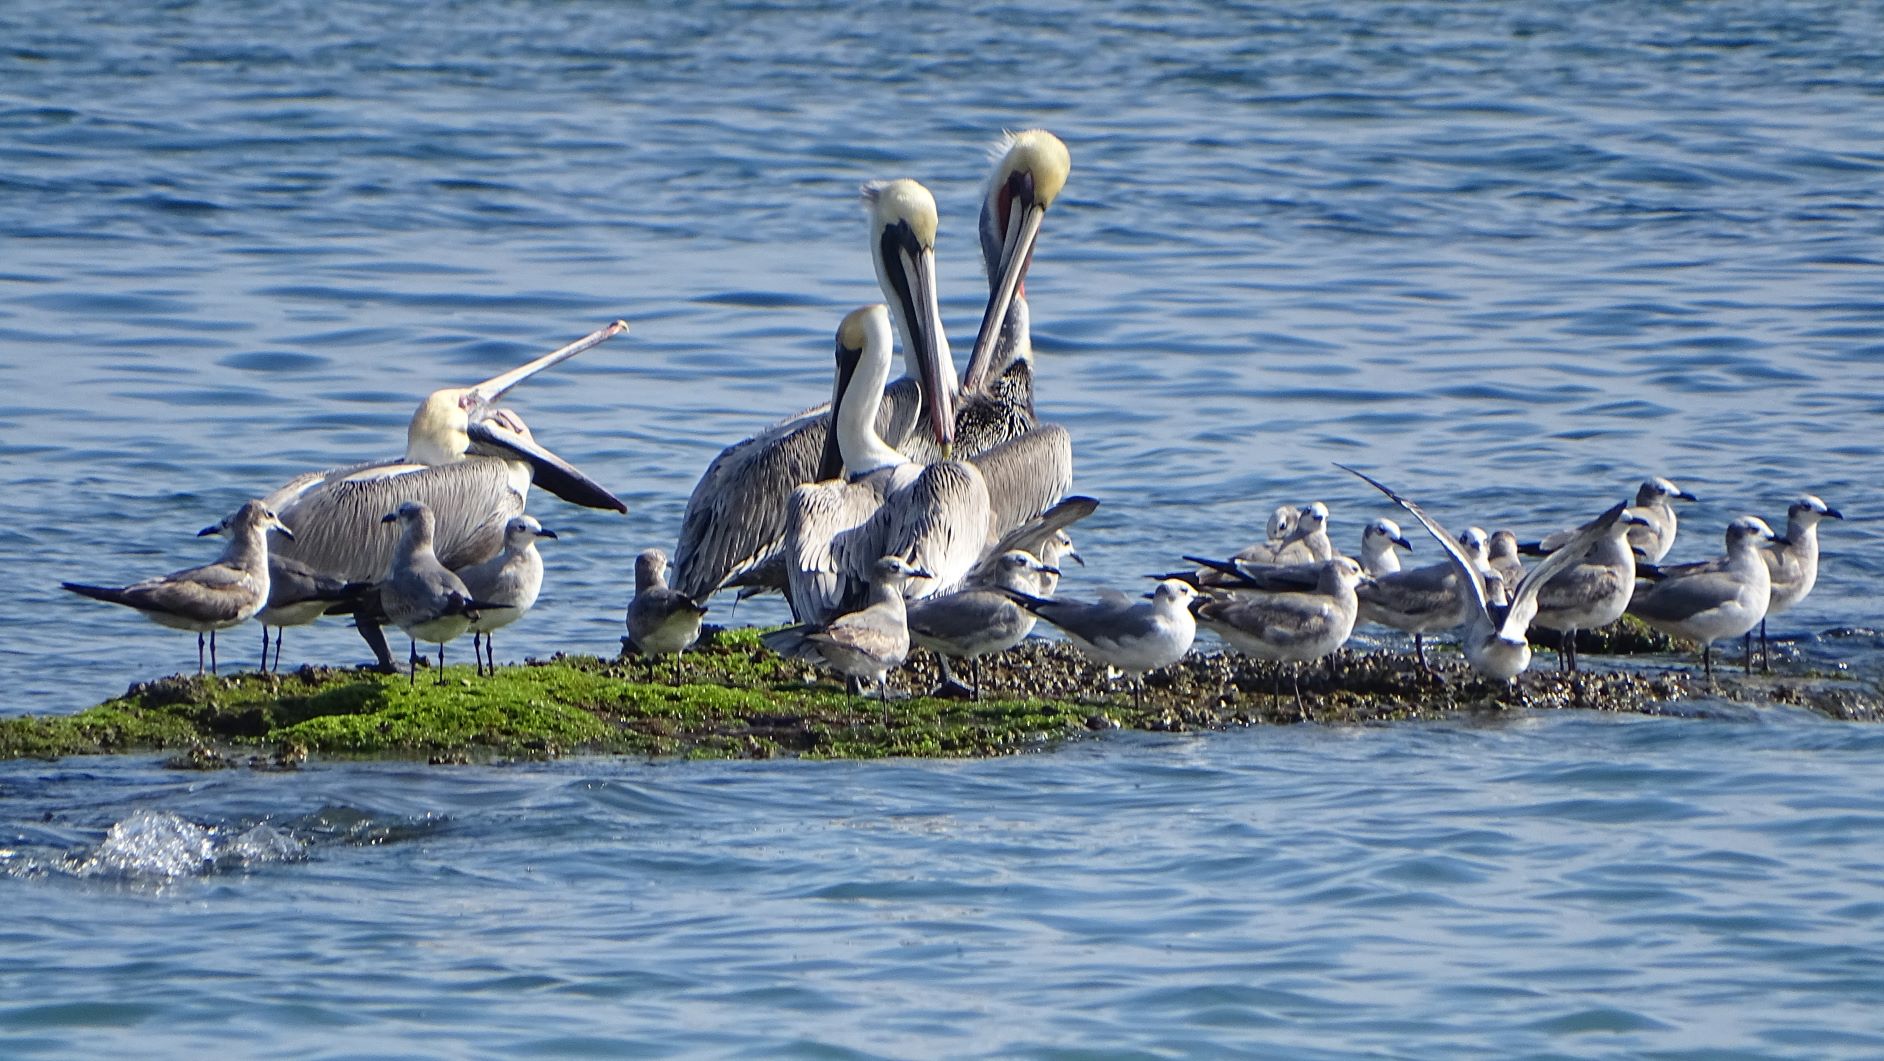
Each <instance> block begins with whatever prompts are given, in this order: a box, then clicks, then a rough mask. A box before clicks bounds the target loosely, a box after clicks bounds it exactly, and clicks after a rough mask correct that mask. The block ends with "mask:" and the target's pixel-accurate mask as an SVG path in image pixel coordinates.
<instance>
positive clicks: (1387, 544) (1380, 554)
mask: <svg viewBox="0 0 1884 1061" xmlns="http://www.w3.org/2000/svg"><path fill="white" fill-rule="evenodd" d="M1396 547H1397V548H1400V549H1405V550H1406V551H1407V552H1409V553H1410V552H1412V551H1413V546H1412V544H1411V543H1409V542H1408V541H1407V540H1406V535H1404V534H1401V533H1400V525H1399V524H1398V523H1395V522H1394V521H1392V520H1390V519H1377V520H1375V521H1373V522H1372V523H1369V524H1368V525H1367V526H1365V527H1363V528H1361V570H1362V571H1363V572H1365V573H1366V574H1367V576H1368V577H1369V578H1379V577H1380V576H1382V575H1391V574H1393V573H1394V572H1396V571H1398V570H1400V554H1399V553H1397V552H1395V551H1394V549H1395V548H1396Z"/></svg>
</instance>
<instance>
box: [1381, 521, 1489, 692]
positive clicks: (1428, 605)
mask: <svg viewBox="0 0 1884 1061" xmlns="http://www.w3.org/2000/svg"><path fill="white" fill-rule="evenodd" d="M1474 529H1476V528H1474ZM1462 538H1463V539H1465V541H1464V542H1463V544H1464V545H1465V548H1466V549H1467V550H1468V552H1467V557H1468V559H1469V560H1470V561H1471V567H1472V570H1473V572H1474V574H1473V575H1472V577H1471V578H1470V579H1462V578H1460V576H1459V572H1458V569H1457V567H1455V566H1454V564H1453V563H1452V560H1451V559H1450V555H1451V554H1450V553H1449V552H1448V554H1447V555H1448V558H1447V559H1446V560H1445V561H1443V562H1441V563H1437V564H1428V565H1426V566H1425V567H1415V568H1411V569H1409V570H1406V571H1399V572H1395V573H1393V574H1389V575H1380V576H1378V577H1376V578H1375V579H1374V580H1373V582H1372V584H1370V585H1363V586H1362V587H1361V588H1360V589H1359V591H1358V594H1357V595H1358V599H1359V601H1360V617H1361V618H1362V619H1365V620H1367V621H1368V622H1372V623H1379V624H1380V625H1382V626H1388V627H1392V628H1393V629H1395V630H1399V631H1401V632H1402V633H1408V634H1412V635H1413V654H1414V656H1415V657H1416V658H1417V659H1418V660H1419V665H1420V669H1421V670H1428V669H1430V668H1429V667H1428V666H1427V664H1426V644H1425V635H1427V634H1434V633H1438V632H1440V631H1442V630H1450V629H1452V628H1453V627H1456V626H1458V625H1460V624H1462V623H1464V622H1465V621H1466V618H1467V616H1468V614H1469V610H1470V608H1471V603H1472V588H1471V583H1472V582H1473V581H1477V580H1481V579H1482V575H1481V574H1479V573H1478V572H1481V571H1484V570H1486V566H1485V534H1484V532H1483V531H1480V532H1479V533H1478V534H1477V535H1476V536H1474V535H1473V534H1472V532H1471V531H1470V530H1468V531H1467V532H1466V533H1465V534H1464V535H1463V536H1462Z"/></svg>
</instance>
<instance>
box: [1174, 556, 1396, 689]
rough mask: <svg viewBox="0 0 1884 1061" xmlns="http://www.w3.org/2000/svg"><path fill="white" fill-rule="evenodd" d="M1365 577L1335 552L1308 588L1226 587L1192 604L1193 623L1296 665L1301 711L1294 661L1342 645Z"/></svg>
mask: <svg viewBox="0 0 1884 1061" xmlns="http://www.w3.org/2000/svg"><path fill="white" fill-rule="evenodd" d="M1368 581H1370V580H1369V579H1368V576H1367V573H1366V572H1364V571H1362V570H1361V565H1360V564H1358V563H1356V562H1354V561H1353V560H1351V559H1349V558H1347V557H1345V556H1337V557H1335V558H1334V559H1332V560H1324V561H1322V563H1321V564H1320V574H1319V577H1318V579H1317V581H1316V584H1315V588H1314V589H1313V590H1312V591H1309V592H1269V591H1265V590H1260V589H1239V588H1231V589H1230V590H1229V591H1228V592H1224V593H1220V594H1215V595H1212V596H1211V597H1210V598H1208V599H1206V600H1204V601H1203V602H1202V603H1200V604H1198V606H1197V621H1198V622H1199V623H1201V624H1202V625H1203V626H1204V627H1206V628H1207V629H1209V630H1211V631H1213V632H1215V633H1216V634H1217V636H1219V637H1221V638H1223V640H1224V642H1225V643H1227V644H1228V645H1229V646H1230V647H1231V648H1234V649H1236V650H1237V651H1239V652H1242V653H1243V654H1245V655H1248V656H1254V657H1255V658H1257V659H1265V660H1272V661H1275V662H1278V663H1294V664H1298V666H1297V667H1296V668H1295V707H1296V710H1297V711H1302V710H1303V708H1302V679H1301V668H1300V666H1299V664H1302V663H1312V662H1314V661H1315V660H1318V659H1321V658H1323V657H1324V656H1327V655H1328V654H1329V653H1332V652H1334V651H1335V650H1336V649H1338V648H1340V647H1341V646H1342V645H1344V644H1346V643H1347V640H1348V636H1349V635H1350V634H1352V633H1353V632H1354V619H1355V616H1356V615H1357V614H1358V608H1359V601H1358V599H1357V598H1356V596H1355V590H1356V587H1359V586H1363V585H1364V584H1365V583H1367V582H1368ZM1278 680H1280V679H1278Z"/></svg>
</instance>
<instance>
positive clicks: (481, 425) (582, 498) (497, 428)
mask: <svg viewBox="0 0 1884 1061" xmlns="http://www.w3.org/2000/svg"><path fill="white" fill-rule="evenodd" d="M465 433H466V434H468V435H470V436H471V443H472V451H473V452H476V453H481V454H484V455H485V456H491V457H503V458H505V459H508V460H519V461H522V462H524V463H525V464H528V465H529V466H530V474H531V480H532V481H533V482H535V483H536V485H538V486H540V487H542V488H543V489H545V490H548V491H549V492H550V493H552V494H555V495H556V496H557V497H560V498H562V499H563V500H564V501H567V502H569V503H570V504H572V505H581V506H583V507H584V508H607V509H613V510H615V511H616V512H626V511H628V506H627V505H626V504H624V503H623V502H622V500H621V499H620V498H618V497H616V496H615V495H614V494H611V493H609V492H608V491H607V490H606V489H604V488H603V487H602V485H601V484H600V483H597V482H596V481H595V480H593V479H591V478H589V477H588V476H587V475H585V474H583V473H582V472H580V471H578V470H577V469H576V467H575V466H574V465H572V464H570V463H569V462H568V461H566V460H564V459H562V458H561V457H558V456H557V455H556V454H554V453H551V452H550V451H549V450H547V449H544V448H543V447H542V446H540V445H538V444H537V442H536V441H535V440H534V439H530V438H525V437H524V436H523V435H520V434H518V433H517V432H515V431H512V430H510V429H509V428H507V427H505V426H504V425H503V424H501V423H499V422H497V420H496V419H494V418H491V417H483V418H480V419H476V420H473V421H471V423H470V425H469V426H467V427H466V429H465Z"/></svg>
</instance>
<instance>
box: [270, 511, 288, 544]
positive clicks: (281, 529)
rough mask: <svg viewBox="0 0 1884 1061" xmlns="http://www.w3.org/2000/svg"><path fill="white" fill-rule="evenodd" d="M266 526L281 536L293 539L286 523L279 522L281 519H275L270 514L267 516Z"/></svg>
mask: <svg viewBox="0 0 1884 1061" xmlns="http://www.w3.org/2000/svg"><path fill="white" fill-rule="evenodd" d="M268 526H269V529H271V530H273V531H274V532H275V533H276V534H279V535H281V536H282V537H283V538H286V539H288V540H289V541H293V540H294V532H293V531H291V530H289V529H288V525H287V524H286V523H283V522H281V520H279V519H276V518H274V517H272V516H271V517H269V520H268Z"/></svg>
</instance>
